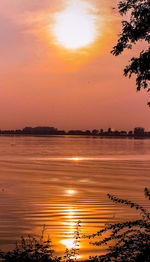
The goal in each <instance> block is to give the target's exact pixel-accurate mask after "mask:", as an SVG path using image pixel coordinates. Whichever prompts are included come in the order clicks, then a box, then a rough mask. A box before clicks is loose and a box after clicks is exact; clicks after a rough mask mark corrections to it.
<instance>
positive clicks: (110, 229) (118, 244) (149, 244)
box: [89, 188, 150, 262]
mask: <svg viewBox="0 0 150 262" xmlns="http://www.w3.org/2000/svg"><path fill="white" fill-rule="evenodd" d="M145 196H146V197H147V198H148V199H149V200H150V191H149V190H148V189H147V188H145ZM108 198H109V199H111V200H112V201H113V202H115V203H121V204H125V205H127V206H129V207H130V208H135V209H137V210H139V211H140V213H141V216H142V219H138V220H135V221H127V222H122V223H116V224H111V225H107V226H106V227H105V228H104V229H102V230H100V231H99V232H97V233H96V234H93V235H91V236H89V238H96V237H98V238H100V239H99V240H98V241H95V242H91V244H93V245H96V246H101V245H104V244H109V243H110V244H111V245H110V246H109V252H108V253H107V254H106V255H104V256H100V257H98V256H96V257H92V258H91V260H92V261H101V262H106V261H107V262H108V261H109V262H111V261H116V262H128V261H132V262H147V261H150V213H149V212H148V211H147V210H146V209H145V208H143V207H142V206H140V205H138V204H135V203H133V202H131V201H128V200H124V199H119V198H117V197H114V196H112V195H110V194H108ZM105 233H107V236H106V237H105Z"/></svg>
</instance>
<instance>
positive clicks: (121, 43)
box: [111, 0, 150, 105]
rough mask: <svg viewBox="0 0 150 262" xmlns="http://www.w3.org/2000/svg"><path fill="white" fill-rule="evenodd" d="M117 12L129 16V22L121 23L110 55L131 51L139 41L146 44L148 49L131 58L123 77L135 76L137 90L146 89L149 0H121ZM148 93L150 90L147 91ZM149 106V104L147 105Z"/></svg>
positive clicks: (149, 71) (149, 77)
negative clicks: (126, 50)
mask: <svg viewBox="0 0 150 262" xmlns="http://www.w3.org/2000/svg"><path fill="white" fill-rule="evenodd" d="M118 11H119V13H120V14H121V15H122V16H123V15H126V14H129V16H130V18H129V20H123V21H122V32H121V33H120V35H119V36H120V37H119V39H118V43H117V45H116V46H114V47H113V50H112V51H111V53H112V54H113V55H115V56H118V55H120V54H121V53H122V52H123V51H124V50H125V49H131V48H132V46H133V44H136V43H137V42H138V41H140V40H144V41H145V42H147V43H148V49H147V50H146V51H144V50H142V51H141V52H140V54H139V56H138V57H132V58H131V60H130V64H129V65H127V66H126V67H125V69H124V75H125V76H129V77H131V76H132V74H135V75H136V85H137V90H138V91H139V90H140V89H141V88H147V87H148V81H149V80H150V47H149V44H150V0H128V1H127V0H123V1H120V2H119V4H118ZM148 91H150V89H148ZM148 104H149V105H150V102H149V103H148Z"/></svg>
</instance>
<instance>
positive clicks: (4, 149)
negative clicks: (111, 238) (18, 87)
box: [0, 136, 150, 258]
mask: <svg viewBox="0 0 150 262" xmlns="http://www.w3.org/2000/svg"><path fill="white" fill-rule="evenodd" d="M144 187H149V188H150V140H133V139H100V138H93V137H91V138H90V137H87V138H86V137H2V136H1V137H0V248H3V249H6V248H12V247H13V244H14V243H15V241H16V240H17V239H19V237H20V236H22V235H23V236H26V235H27V234H31V233H32V234H40V232H41V229H42V226H43V225H46V228H47V231H46V233H48V234H50V237H51V239H52V242H53V244H54V245H55V249H56V251H57V254H62V253H63V252H64V250H65V248H66V247H71V244H72V241H73V240H72V239H73V232H74V230H75V227H76V223H77V221H78V220H81V230H82V232H81V233H82V234H86V233H87V234H89V233H92V232H93V233H95V232H97V231H98V230H99V229H101V228H103V227H104V225H105V223H114V222H117V221H120V220H126V219H129V218H131V219H135V218H137V215H138V213H137V212H135V211H132V210H130V209H128V208H126V207H124V206H123V207H122V206H120V205H115V204H114V203H112V202H111V201H110V200H109V199H108V198H107V193H111V194H114V195H116V196H119V197H122V198H127V199H130V200H134V201H136V202H138V203H140V204H143V205H144V206H145V207H147V208H148V205H149V202H148V201H146V200H145V198H144V194H143V189H144ZM131 211H132V212H131ZM101 252H103V250H99V248H96V247H93V246H91V245H90V246H89V245H88V244H87V240H84V241H81V244H80V255H81V257H82V258H84V257H88V256H89V255H91V254H93V255H94V254H97V253H99V254H100V253H101Z"/></svg>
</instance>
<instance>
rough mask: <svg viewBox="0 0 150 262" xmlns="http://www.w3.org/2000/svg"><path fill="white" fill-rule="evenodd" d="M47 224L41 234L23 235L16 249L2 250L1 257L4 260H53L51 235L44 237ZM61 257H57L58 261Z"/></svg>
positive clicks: (16, 261)
mask: <svg viewBox="0 0 150 262" xmlns="http://www.w3.org/2000/svg"><path fill="white" fill-rule="evenodd" d="M44 232H45V226H44V227H43V230H42V233H41V236H40V237H39V238H38V237H34V236H31V235H28V237H27V238H24V237H21V240H20V241H18V242H17V243H16V247H15V249H14V250H12V251H9V252H2V251H1V252H0V259H2V261H4V262H31V261H34V262H36V261H38V262H48V261H53V260H54V259H53V252H54V251H53V249H52V245H51V240H50V239H49V236H48V237H47V239H44ZM59 260H60V259H59V258H57V261H59Z"/></svg>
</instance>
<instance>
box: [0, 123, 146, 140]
mask: <svg viewBox="0 0 150 262" xmlns="http://www.w3.org/2000/svg"><path fill="white" fill-rule="evenodd" d="M0 135H1V136H48V137H50V136H67V137H69V136H74V137H94V138H95V137H99V138H129V139H132V138H134V139H143V138H144V139H145V138H150V132H145V130H144V128H143V127H135V128H134V130H133V131H132V130H130V131H126V130H121V131H119V130H112V129H111V128H108V130H107V131H105V130H104V129H100V130H98V129H93V130H92V131H90V130H69V131H65V130H58V129H57V128H55V127H50V126H37V127H25V128H23V129H17V130H0Z"/></svg>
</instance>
